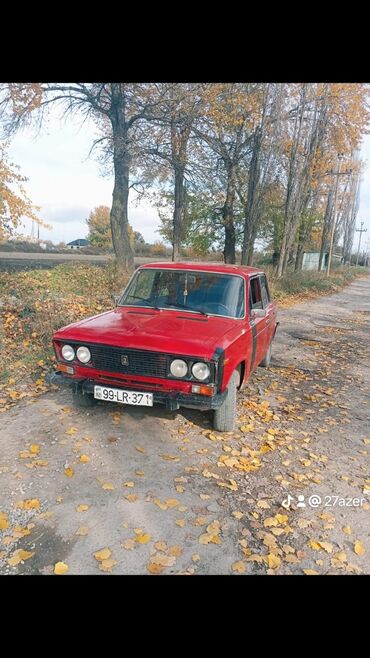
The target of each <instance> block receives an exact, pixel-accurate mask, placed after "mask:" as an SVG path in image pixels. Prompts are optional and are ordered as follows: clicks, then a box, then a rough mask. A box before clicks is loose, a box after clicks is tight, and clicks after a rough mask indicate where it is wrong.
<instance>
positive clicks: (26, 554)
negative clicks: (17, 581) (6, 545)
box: [8, 548, 34, 567]
mask: <svg viewBox="0 0 370 658" xmlns="http://www.w3.org/2000/svg"><path fill="white" fill-rule="evenodd" d="M32 555H34V553H31V552H30V551H24V550H23V549H22V548H19V549H18V550H17V551H15V552H14V553H13V555H12V557H10V558H9V559H8V564H9V565H10V566H11V567H16V566H17V564H19V563H20V562H23V560H29V559H30V557H32Z"/></svg>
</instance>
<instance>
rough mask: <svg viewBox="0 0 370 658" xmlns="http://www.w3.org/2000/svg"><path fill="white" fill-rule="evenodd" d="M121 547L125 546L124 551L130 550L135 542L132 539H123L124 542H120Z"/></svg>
mask: <svg viewBox="0 0 370 658" xmlns="http://www.w3.org/2000/svg"><path fill="white" fill-rule="evenodd" d="M122 548H125V549H126V551H132V549H133V548H135V542H134V540H133V539H125V541H124V542H122Z"/></svg>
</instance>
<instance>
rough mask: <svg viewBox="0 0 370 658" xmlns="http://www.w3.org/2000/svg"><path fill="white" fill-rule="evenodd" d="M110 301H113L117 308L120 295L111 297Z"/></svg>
mask: <svg viewBox="0 0 370 658" xmlns="http://www.w3.org/2000/svg"><path fill="white" fill-rule="evenodd" d="M112 299H113V304H114V305H115V306H117V304H118V302H119V300H120V299H121V295H112Z"/></svg>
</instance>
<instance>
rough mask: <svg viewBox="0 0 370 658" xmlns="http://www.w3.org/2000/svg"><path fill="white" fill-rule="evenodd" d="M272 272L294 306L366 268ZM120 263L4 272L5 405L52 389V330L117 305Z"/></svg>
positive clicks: (283, 300) (0, 333) (0, 327)
mask: <svg viewBox="0 0 370 658" xmlns="http://www.w3.org/2000/svg"><path fill="white" fill-rule="evenodd" d="M267 273H268V276H269V282H270V288H271V293H272V297H273V299H275V300H276V301H277V302H278V304H279V305H280V306H289V305H291V304H294V303H296V302H298V301H302V300H304V299H306V298H312V297H315V296H318V295H322V294H329V293H331V292H334V291H336V290H338V289H340V288H342V287H343V286H344V285H346V284H347V283H349V282H350V281H352V280H353V279H354V278H356V277H359V276H364V275H366V274H368V273H369V270H368V269H364V268H354V267H352V268H346V269H343V270H335V271H334V272H333V273H332V275H331V276H330V277H329V278H327V277H326V275H325V273H322V272H320V273H319V272H297V273H291V274H289V275H287V276H285V277H283V278H281V279H279V280H276V279H274V277H273V276H272V273H269V272H268V271H267ZM127 279H128V277H127V276H125V275H124V276H123V277H120V276H119V275H118V272H117V269H116V266H115V264H114V263H113V262H112V263H109V264H107V265H105V266H103V267H98V266H96V265H95V266H94V265H88V264H75V263H68V264H63V265H58V266H57V267H55V268H53V269H51V270H27V271H23V272H12V273H8V272H0V320H1V321H0V344H1V370H0V410H1V409H7V408H9V406H12V405H13V404H15V403H16V402H17V400H19V399H23V398H25V397H34V396H37V395H39V394H40V393H42V392H44V391H46V390H47V386H46V385H45V382H44V378H45V375H46V373H47V372H49V371H50V370H51V369H52V367H53V364H54V361H55V358H54V352H53V349H52V343H51V338H52V335H53V332H54V331H55V330H56V329H59V328H60V327H63V326H65V325H67V324H69V323H71V322H76V321H78V320H81V319H83V318H87V317H89V316H92V315H96V314H97V313H102V312H104V311H106V310H109V309H111V308H113V306H114V303H113V299H112V296H113V295H114V294H117V293H118V292H120V291H121V290H122V289H123V287H124V286H125V284H126V283H127Z"/></svg>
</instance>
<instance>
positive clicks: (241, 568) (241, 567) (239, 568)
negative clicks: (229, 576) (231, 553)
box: [231, 560, 245, 573]
mask: <svg viewBox="0 0 370 658" xmlns="http://www.w3.org/2000/svg"><path fill="white" fill-rule="evenodd" d="M231 570H232V571H236V572H237V573H245V564H244V562H242V560H240V561H239V562H234V563H233V564H232V565H231Z"/></svg>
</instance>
